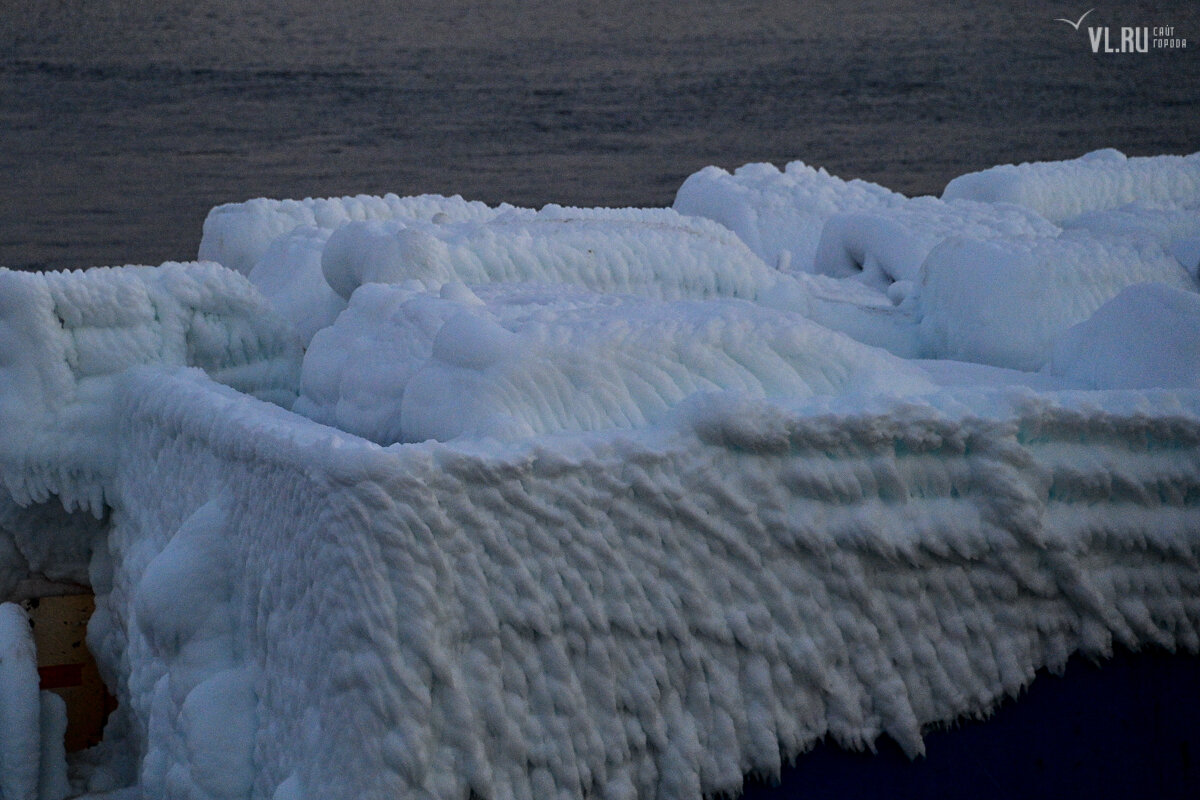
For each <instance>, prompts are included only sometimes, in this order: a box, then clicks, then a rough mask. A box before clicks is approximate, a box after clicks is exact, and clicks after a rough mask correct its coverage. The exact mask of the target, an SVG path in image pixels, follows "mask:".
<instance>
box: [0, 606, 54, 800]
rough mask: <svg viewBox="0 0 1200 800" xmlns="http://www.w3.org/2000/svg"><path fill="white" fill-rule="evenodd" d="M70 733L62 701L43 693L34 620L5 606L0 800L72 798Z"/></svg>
mask: <svg viewBox="0 0 1200 800" xmlns="http://www.w3.org/2000/svg"><path fill="white" fill-rule="evenodd" d="M66 729H67V707H66V704H65V703H64V702H63V700H62V698H61V697H58V696H57V695H55V694H53V693H51V692H39V691H38V672H37V652H36V650H35V649H34V644H33V634H32V633H31V631H30V626H29V617H28V616H26V614H25V610H24V609H22V608H21V607H20V606H18V605H15V604H13V603H0V798H10V797H11V798H20V800H25V798H29V800H62V799H63V798H64V797H66V796H68V795H69V794H70V793H71V791H70V790H71V787H70V785H69V784H68V782H67V761H66V754H65V753H64V751H63V742H62V737H63V734H64V733H65V732H66Z"/></svg>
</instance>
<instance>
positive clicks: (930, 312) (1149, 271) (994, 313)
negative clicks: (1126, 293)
mask: <svg viewBox="0 0 1200 800" xmlns="http://www.w3.org/2000/svg"><path fill="white" fill-rule="evenodd" d="M1146 282H1151V283H1161V284H1163V285H1164V286H1167V287H1170V288H1173V289H1179V290H1185V291H1195V289H1196V285H1195V283H1194V282H1193V281H1192V280H1191V278H1190V277H1189V276H1188V274H1187V272H1186V271H1185V270H1184V269H1183V268H1182V267H1181V266H1180V264H1179V262H1178V261H1177V260H1176V259H1175V258H1173V257H1172V256H1170V255H1168V254H1167V253H1166V252H1165V251H1164V250H1163V249H1162V247H1161V246H1159V245H1158V244H1156V243H1154V242H1148V241H1143V240H1138V239H1134V240H1127V241H1122V240H1117V239H1097V238H1094V237H1091V236H1086V235H1066V234H1064V235H1063V236H1060V237H1056V238H1030V239H1007V240H984V241H980V240H972V239H950V240H947V241H946V242H944V243H942V244H941V245H939V246H938V247H936V248H935V249H934V250H933V252H931V253H930V254H929V256H928V258H927V259H926V260H925V262H924V264H923V266H922V275H921V288H920V291H921V294H920V302H921V311H922V319H921V324H920V333H921V343H922V352H923V353H924V355H925V356H926V357H929V358H949V359H955V360H960V361H975V362H979V363H982V364H991V365H994V366H998V367H1009V368H1012V369H1022V370H1031V371H1032V370H1037V369H1039V368H1041V367H1042V366H1043V365H1044V364H1045V363H1046V361H1047V360H1049V358H1050V355H1051V351H1052V348H1053V346H1054V343H1055V341H1056V339H1057V338H1058V337H1059V336H1060V335H1062V334H1063V333H1064V332H1065V331H1066V330H1067V329H1068V328H1070V327H1071V326H1072V325H1074V324H1076V323H1079V322H1082V321H1084V320H1086V319H1087V318H1088V317H1090V316H1091V315H1092V313H1093V312H1095V311H1096V310H1097V309H1098V308H1100V306H1102V305H1103V304H1104V303H1105V302H1107V301H1108V300H1110V299H1112V298H1113V297H1114V296H1116V295H1117V294H1118V293H1119V292H1120V291H1121V290H1122V289H1124V288H1125V287H1127V286H1132V285H1133V284H1136V283H1146Z"/></svg>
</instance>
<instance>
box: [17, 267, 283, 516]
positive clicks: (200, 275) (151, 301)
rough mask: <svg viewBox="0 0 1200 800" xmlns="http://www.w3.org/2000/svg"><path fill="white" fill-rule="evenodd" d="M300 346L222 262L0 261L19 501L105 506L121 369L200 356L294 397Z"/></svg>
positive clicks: (223, 375) (229, 379)
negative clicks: (54, 268) (61, 266)
mask: <svg viewBox="0 0 1200 800" xmlns="http://www.w3.org/2000/svg"><path fill="white" fill-rule="evenodd" d="M300 356H301V350H300V345H299V342H298V341H297V340H296V339H295V337H294V335H293V334H292V333H291V331H290V330H289V328H288V327H287V326H286V324H285V323H284V322H283V321H282V320H281V319H279V318H278V317H277V316H276V315H275V314H274V313H273V312H272V311H271V310H270V309H269V308H268V307H267V306H265V305H264V303H263V301H262V298H261V297H260V296H259V295H258V294H257V293H256V292H255V291H254V290H253V288H252V287H251V286H250V285H249V284H248V283H247V282H246V280H245V279H244V278H241V277H240V276H238V275H236V274H234V273H232V272H230V271H229V270H226V269H223V268H221V267H220V266H219V265H217V264H212V263H195V264H175V263H170V264H164V265H162V266H161V267H137V266H130V267H117V268H102V269H93V270H87V271H81V272H73V273H64V272H47V273H29V272H15V271H12V270H0V429H3V430H4V435H3V436H2V437H0V480H3V482H4V487H5V489H6V490H7V491H8V493H9V494H10V495H11V496H12V498H13V499H14V500H15V501H16V502H17V503H18V504H21V505H27V504H29V503H30V502H43V501H45V500H46V499H47V498H48V497H49V496H50V495H51V494H55V495H58V496H59V498H60V499H61V501H62V503H63V504H64V505H65V506H66V507H67V508H68V510H72V509H74V508H84V509H88V510H90V511H92V512H93V513H94V514H95V515H97V516H100V515H101V513H102V512H103V509H104V506H105V502H106V501H105V498H104V495H103V491H102V490H103V487H104V485H105V484H106V483H107V481H106V480H105V478H106V476H107V473H109V472H110V471H111V465H112V455H113V451H114V449H115V448H116V447H117V446H118V444H117V442H116V441H115V440H114V439H113V432H114V430H115V428H116V424H115V422H114V420H113V419H112V416H111V415H112V409H113V404H112V402H111V400H110V396H111V394H112V392H113V388H114V386H115V383H116V381H117V380H118V377H117V376H119V375H121V373H122V372H123V371H124V370H125V369H127V368H128V367H130V366H132V365H134V364H150V363H157V364H171V365H190V366H198V367H201V368H203V369H205V370H207V371H208V372H209V373H210V374H212V376H213V377H214V378H215V379H216V380H218V381H220V382H221V383H226V384H228V385H230V386H233V387H235V388H237V389H239V390H240V391H244V392H249V393H251V394H254V395H256V396H259V397H262V398H263V399H267V400H271V401H273V402H278V403H282V404H285V405H291V403H292V401H293V400H294V399H295V396H296V389H297V385H298V378H299V366H300Z"/></svg>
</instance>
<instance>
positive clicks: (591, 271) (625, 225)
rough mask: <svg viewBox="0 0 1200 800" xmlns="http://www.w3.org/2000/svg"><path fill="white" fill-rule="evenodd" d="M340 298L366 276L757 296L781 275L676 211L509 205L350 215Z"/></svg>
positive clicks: (337, 286)
mask: <svg viewBox="0 0 1200 800" xmlns="http://www.w3.org/2000/svg"><path fill="white" fill-rule="evenodd" d="M321 265H322V269H323V270H324V273H325V279H326V281H327V282H328V283H329V285H330V286H331V287H333V290H334V291H336V292H337V293H338V294H340V295H341V296H342V297H345V298H349V297H350V295H351V294H352V293H353V292H354V290H355V289H357V288H358V287H359V286H361V285H362V284H364V283H372V282H379V283H397V284H398V283H404V282H406V281H412V282H414V283H415V284H416V285H419V286H422V287H424V288H427V289H431V290H436V289H438V288H439V287H441V286H442V285H443V284H445V283H454V282H458V283H465V284H486V283H516V282H526V283H549V284H571V285H574V286H580V287H583V288H586V289H589V290H591V291H595V292H620V293H627V294H641V295H647V296H651V297H658V298H662V299H672V300H673V299H680V298H707V297H742V298H751V299H752V298H755V297H757V296H758V295H760V294H762V293H764V292H766V291H767V290H769V289H771V288H772V287H773V286H774V285H775V284H776V283H777V282H778V276H777V275H776V274H775V273H774V272H773V271H772V270H770V269H769V268H768V267H767V266H766V265H765V264H763V263H762V262H761V261H760V260H759V259H758V258H756V257H755V256H754V254H753V253H751V252H750V251H749V250H747V249H746V247H745V246H744V245H743V244H742V243H741V242H740V241H739V240H738V239H737V237H736V236H734V235H733V234H732V233H731V232H729V231H728V230H726V229H724V228H722V227H720V226H719V225H714V224H713V223H711V222H708V221H706V220H698V219H689V218H687V217H683V216H681V215H679V214H676V213H675V212H673V211H671V210H670V209H614V210H609V209H567V208H559V207H556V206H547V207H546V208H545V209H543V210H541V211H539V212H536V213H533V212H517V211H512V212H509V213H506V214H504V215H502V216H500V217H497V218H495V219H493V220H490V221H488V222H486V223H482V224H481V223H475V222H466V223H457V224H456V223H444V224H437V223H430V224H419V223H403V224H401V223H377V222H376V223H371V222H365V223H351V224H348V225H344V226H342V227H341V228H338V229H337V230H336V231H334V233H333V235H332V236H330V238H329V243H328V244H327V245H326V246H325V252H324V254H323V255H322V257H321Z"/></svg>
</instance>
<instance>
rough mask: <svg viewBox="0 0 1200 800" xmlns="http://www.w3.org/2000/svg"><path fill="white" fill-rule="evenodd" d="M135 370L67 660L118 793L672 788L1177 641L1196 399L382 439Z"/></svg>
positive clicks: (765, 404) (1198, 597) (695, 788)
mask: <svg viewBox="0 0 1200 800" xmlns="http://www.w3.org/2000/svg"><path fill="white" fill-rule="evenodd" d="M129 377H130V382H129V383H128V384H127V385H126V386H125V388H124V392H123V394H122V397H123V403H122V411H121V414H120V418H121V419H122V420H123V427H122V438H121V443H122V447H121V448H120V450H119V452H120V454H121V458H120V469H119V474H118V476H117V480H116V486H117V487H118V489H119V492H120V494H119V497H118V507H119V508H120V509H121V512H120V513H119V514H118V515H116V516H115V518H114V529H113V534H112V536H111V538H110V548H109V552H110V554H111V561H110V562H109V563H110V566H109V574H108V577H107V579H105V580H102V581H99V580H98V581H97V582H98V583H99V584H102V585H104V586H105V587H106V589H105V590H102V591H101V592H100V597H99V598H98V602H99V604H100V609H101V610H100V611H99V612H98V619H99V620H100V621H99V622H95V623H93V635H92V645H93V649H94V650H95V651H96V652H97V653H98V654H99V656H100V658H101V660H102V662H104V663H105V664H109V665H112V664H120V665H122V666H121V668H120V669H115V668H114V670H113V671H114V672H118V673H119V674H121V675H123V676H124V677H123V678H122V681H121V683H120V685H119V687H118V691H119V693H120V695H121V710H120V711H119V712H118V713H120V714H126V715H128V719H129V722H130V726H131V728H130V729H131V731H133V733H134V741H135V746H134V747H133V748H132V750H131V751H132V752H140V753H144V754H145V757H144V759H143V761H142V763H141V781H142V787H141V788H142V792H143V795H144V796H147V797H160V796H175V795H183V794H185V793H187V792H195V793H196V795H195V796H201V797H227V796H235V795H236V796H248V797H250V798H255V800H257V799H259V798H262V799H263V800H266V799H267V798H280V797H288V798H295V797H322V798H331V799H332V800H336V799H337V798H355V800H359V799H360V798H375V797H378V798H394V797H410V796H418V795H419V796H429V797H439V798H456V797H457V798H461V797H464V796H467V795H468V794H470V793H471V792H474V793H475V794H476V795H478V796H480V797H512V798H543V797H574V798H582V797H601V798H635V797H662V798H688V800H699V798H700V797H701V796H704V795H711V794H713V793H717V792H732V791H736V790H737V789H738V787H740V785H741V781H742V776H743V775H744V774H746V773H747V772H750V771H758V772H765V773H768V774H770V773H772V772H774V771H776V770H778V769H779V766H780V764H781V763H782V762H783V761H784V760H786V759H789V758H792V757H793V756H795V755H797V754H798V753H800V752H802V751H803V750H804V749H806V748H807V747H809V746H811V745H812V743H813V742H814V741H816V740H817V739H819V738H821V737H823V736H826V735H828V736H831V737H832V738H833V739H834V740H836V741H838V742H841V743H844V744H846V745H850V746H861V745H863V744H867V743H870V742H872V741H874V740H875V739H876V738H877V737H878V736H880V735H884V734H886V735H888V736H891V737H893V738H894V739H895V740H896V741H898V742H899V743H900V744H901V746H902V747H903V748H904V749H905V750H906V751H907V752H909V753H918V752H920V751H921V749H922V741H921V732H922V728H923V726H926V725H929V724H932V723H934V722H939V721H943V722H944V721H948V720H952V719H954V718H956V717H958V716H960V715H963V714H971V715H977V714H982V713H985V712H986V711H987V710H988V709H990V708H991V707H992V706H993V705H994V704H995V703H996V702H997V701H998V700H999V699H1000V698H1002V697H1004V696H1006V695H1014V694H1016V693H1018V692H1019V691H1020V690H1021V688H1022V687H1024V686H1025V685H1027V684H1028V683H1029V682H1030V681H1031V680H1032V679H1033V677H1034V673H1035V671H1036V670H1037V669H1039V668H1042V667H1048V668H1051V669H1059V668H1061V667H1062V666H1063V665H1064V664H1065V662H1066V660H1067V659H1068V657H1069V656H1070V655H1071V654H1072V653H1075V652H1083V653H1086V654H1091V655H1102V654H1104V653H1107V652H1109V651H1110V649H1111V647H1112V646H1113V644H1114V643H1115V642H1120V643H1122V644H1124V645H1126V646H1130V647H1133V648H1137V647H1141V646H1145V645H1149V644H1152V643H1153V644H1157V645H1161V646H1164V647H1168V648H1175V647H1182V648H1186V649H1188V650H1192V651H1195V650H1197V649H1198V647H1200V637H1198V635H1197V630H1198V629H1197V626H1198V625H1200V573H1198V572H1197V571H1196V568H1195V565H1196V563H1197V560H1198V559H1200V507H1197V505H1196V503H1197V502H1198V499H1200V404H1198V403H1197V395H1196V394H1195V393H1194V392H1184V393H1178V394H1169V393H1165V392H1153V393H1138V394H1127V395H1124V394H1104V393H1085V394H1062V395H1036V394H1033V393H1031V392H1028V391H1025V392H1014V393H995V392H991V393H988V392H970V391H960V392H954V393H950V394H946V395H943V396H940V397H939V398H937V399H936V400H935V401H934V402H931V403H925V402H920V403H918V402H912V401H895V400H893V401H875V402H873V403H869V404H865V405H856V404H853V403H850V402H848V401H847V400H846V398H833V399H830V400H828V401H820V402H819V403H817V404H811V403H810V404H809V405H806V406H802V407H789V406H788V405H786V404H780V403H775V402H770V401H765V400H762V399H755V398H750V397H747V396H745V395H744V394H738V393H734V394H729V393H721V394H716V395H708V396H707V398H706V399H702V398H697V399H696V400H695V401H693V402H692V403H689V404H688V405H687V406H686V407H685V408H683V409H681V410H680V411H679V412H678V413H677V414H675V415H674V416H672V417H670V418H668V419H666V420H664V422H663V425H661V426H660V427H658V428H656V429H653V430H649V431H643V432H640V433H639V434H638V435H637V436H632V435H625V434H621V435H606V436H602V435H597V434H590V435H588V436H575V437H543V438H540V439H534V440H529V441H526V442H524V443H510V444H509V445H507V446H506V447H504V448H498V447H494V446H486V445H485V444H484V443H482V442H479V441H478V440H466V441H463V442H462V443H461V445H459V446H449V445H443V444H427V445H404V446H395V447H392V448H388V449H380V448H377V447H374V446H372V445H368V444H367V443H365V442H362V441H361V440H355V439H352V438H349V437H347V436H345V435H340V434H338V433H336V432H335V431H332V430H330V429H328V428H323V427H321V426H317V425H313V424H309V423H305V422H303V421H300V420H297V419H296V418H295V417H294V416H292V415H289V414H288V413H287V412H284V411H282V410H280V409H276V408H273V407H271V406H267V405H264V404H261V403H258V402H256V401H254V400H251V399H249V398H245V397H242V396H238V395H236V394H235V393H233V392H231V391H229V390H227V389H224V388H223V387H219V386H216V385H214V384H212V383H211V382H209V381H208V380H207V379H205V378H204V376H202V375H200V374H198V373H195V372H192V373H190V374H188V375H184V376H179V377H166V376H164V375H163V374H162V373H161V372H157V371H144V372H141V373H135V374H133V375H131V376H129ZM98 574H99V573H98ZM100 577H103V576H100ZM251 753H252V754H253V756H252V758H253V762H252V763H253V769H249V770H248V769H247V766H246V765H247V763H248V762H247V760H246V759H247V758H248V754H251ZM247 782H248V784H247ZM247 785H248V787H249V791H248V792H243V788H244V787H245V786H247Z"/></svg>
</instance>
